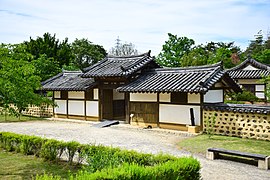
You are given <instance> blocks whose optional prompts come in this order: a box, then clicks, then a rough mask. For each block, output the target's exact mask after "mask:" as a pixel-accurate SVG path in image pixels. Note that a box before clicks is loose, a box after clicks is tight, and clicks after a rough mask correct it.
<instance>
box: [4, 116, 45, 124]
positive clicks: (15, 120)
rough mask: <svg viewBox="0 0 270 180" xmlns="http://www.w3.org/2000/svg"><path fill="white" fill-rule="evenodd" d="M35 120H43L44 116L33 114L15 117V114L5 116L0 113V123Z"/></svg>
mask: <svg viewBox="0 0 270 180" xmlns="http://www.w3.org/2000/svg"><path fill="white" fill-rule="evenodd" d="M36 120H44V118H39V117H33V116H24V115H21V117H20V118H19V117H16V116H12V115H8V116H7V117H6V118H5V115H2V114H0V123H6V122H24V121H36Z"/></svg>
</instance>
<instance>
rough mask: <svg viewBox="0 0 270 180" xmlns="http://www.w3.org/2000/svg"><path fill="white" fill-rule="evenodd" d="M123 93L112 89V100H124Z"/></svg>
mask: <svg viewBox="0 0 270 180" xmlns="http://www.w3.org/2000/svg"><path fill="white" fill-rule="evenodd" d="M124 99H125V93H120V92H117V91H116V90H115V89H114V90H113V100H124Z"/></svg>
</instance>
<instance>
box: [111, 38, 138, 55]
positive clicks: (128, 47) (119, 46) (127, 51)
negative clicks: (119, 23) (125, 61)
mask: <svg viewBox="0 0 270 180" xmlns="http://www.w3.org/2000/svg"><path fill="white" fill-rule="evenodd" d="M120 41H121V40H120V39H119V37H118V38H117V39H116V45H115V47H112V48H111V49H110V51H109V54H110V55H113V56H131V55H137V54H138V50H137V49H136V47H135V45H134V44H132V43H127V42H126V43H120Z"/></svg>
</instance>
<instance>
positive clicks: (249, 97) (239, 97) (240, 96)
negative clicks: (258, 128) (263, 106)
mask: <svg viewBox="0 0 270 180" xmlns="http://www.w3.org/2000/svg"><path fill="white" fill-rule="evenodd" d="M228 96H229V98H230V100H231V101H248V102H251V103H253V102H257V101H259V98H258V97H257V96H255V95H254V94H253V93H252V92H250V91H247V90H245V89H243V92H240V93H229V94H228Z"/></svg>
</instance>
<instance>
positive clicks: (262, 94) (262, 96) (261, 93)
mask: <svg viewBox="0 0 270 180" xmlns="http://www.w3.org/2000/svg"><path fill="white" fill-rule="evenodd" d="M255 95H256V96H257V97H258V98H260V99H264V98H265V95H264V93H263V92H256V93H255Z"/></svg>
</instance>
